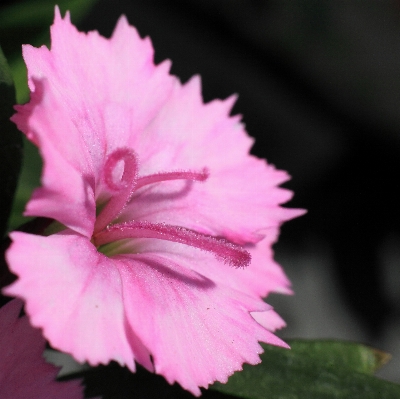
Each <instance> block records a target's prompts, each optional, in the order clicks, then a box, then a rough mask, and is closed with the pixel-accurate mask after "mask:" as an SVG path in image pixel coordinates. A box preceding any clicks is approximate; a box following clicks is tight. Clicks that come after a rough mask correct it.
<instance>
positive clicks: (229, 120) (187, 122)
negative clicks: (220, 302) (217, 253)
mask: <svg viewBox="0 0 400 399" xmlns="http://www.w3.org/2000/svg"><path fill="white" fill-rule="evenodd" d="M233 100H234V97H231V98H229V99H227V100H225V101H219V100H216V101H213V102H211V103H209V104H205V105H204V104H203V102H202V97H201V92H200V81H199V79H198V78H193V79H192V80H191V81H189V82H188V83H187V84H186V85H184V86H182V85H180V84H179V83H176V84H175V86H174V91H173V92H172V94H171V97H170V98H169V101H168V103H166V104H165V105H164V107H163V108H162V110H161V111H160V113H159V114H158V115H157V117H156V118H155V119H154V120H153V121H152V123H151V124H150V125H149V126H148V128H147V129H146V134H145V135H141V136H140V137H136V138H135V141H134V142H133V146H134V148H135V149H136V151H137V153H138V154H139V158H140V161H141V175H147V174H151V173H157V172H160V171H170V170H177V169H178V170H197V171H199V170H202V169H203V168H204V167H207V168H208V170H209V171H210V177H209V178H208V179H207V180H206V181H205V182H203V183H193V182H182V181H179V182H174V181H172V182H163V183H160V184H156V185H152V186H148V187H146V188H144V189H142V190H139V192H137V193H136V194H135V195H134V196H133V198H132V201H131V205H130V206H128V207H127V208H126V210H125V212H124V214H123V215H122V216H121V220H128V219H129V220H131V219H136V220H138V219H139V220H149V221H151V222H154V223H157V222H165V223H170V224H175V225H181V226H183V227H187V228H189V229H194V230H197V231H200V232H202V233H206V234H212V235H221V236H224V237H225V238H227V239H229V240H231V241H234V242H236V243H238V244H244V243H246V242H253V243H255V242H257V241H258V240H259V239H260V236H259V234H257V232H258V231H259V230H261V229H265V228H270V227H276V226H279V225H280V224H281V223H282V222H283V221H285V220H288V219H291V218H293V217H295V216H299V215H300V214H302V213H304V212H303V211H301V210H293V209H284V208H281V207H279V204H282V203H284V202H286V201H288V200H289V199H290V198H291V196H292V193H291V192H290V191H289V190H286V189H282V188H280V187H277V185H278V184H281V183H283V182H285V181H286V180H288V179H289V176H288V174H287V173H286V172H283V171H279V170H276V169H275V168H274V167H273V166H271V165H268V164H267V163H266V162H265V161H264V160H261V159H257V158H256V157H253V156H249V154H248V151H249V149H250V147H251V145H252V142H253V139H251V138H250V137H249V136H248V135H247V133H246V132H245V130H244V128H243V125H242V124H241V123H239V118H238V117H229V112H230V109H231V107H232V105H233ZM177 115H179V117H177ZM155 143H157V145H156V146H155ZM157 148H158V150H157ZM160 148H162V151H160V150H159V149H160ZM221 154H223V156H222V155H221ZM138 205H139V206H138Z"/></svg>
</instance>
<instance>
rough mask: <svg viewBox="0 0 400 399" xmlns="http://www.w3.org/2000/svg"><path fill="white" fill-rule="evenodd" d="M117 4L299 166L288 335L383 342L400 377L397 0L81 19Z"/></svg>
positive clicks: (266, 146) (139, 3) (286, 245)
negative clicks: (231, 99)
mask: <svg viewBox="0 0 400 399" xmlns="http://www.w3.org/2000/svg"><path fill="white" fill-rule="evenodd" d="M121 14H125V15H126V16H127V17H128V20H129V22H130V23H131V24H133V25H135V26H136V27H137V29H138V30H139V32H140V34H141V36H147V35H149V36H150V37H151V39H152V41H153V45H154V47H155V58H156V62H160V61H162V60H164V59H165V58H169V59H171V60H172V62H173V66H172V73H174V74H176V75H177V76H179V77H180V79H181V80H182V81H183V82H185V81H187V80H188V79H189V78H190V77H191V76H192V75H194V74H200V75H201V76H202V82H203V95H204V98H205V100H206V101H209V100H211V99H213V98H225V97H227V96H229V95H231V94H232V93H238V94H239V100H238V102H237V104H236V105H235V108H234V111H233V113H240V114H243V121H244V122H245V124H246V127H247V130H248V132H249V134H250V135H252V136H254V137H255V138H256V144H255V146H254V148H253V153H254V154H255V155H257V156H259V157H263V158H267V159H268V161H269V162H270V163H273V164H275V165H276V166H277V167H278V168H279V169H285V170H287V171H289V173H290V174H291V176H292V180H291V181H290V182H288V183H286V184H285V186H286V187H288V188H290V189H291V190H294V191H295V197H294V199H293V200H292V201H291V202H290V203H289V204H288V206H290V207H300V208H306V209H308V214H307V215H306V216H303V217H302V218H299V219H298V220H295V221H292V222H289V223H287V225H285V226H284V227H283V229H282V235H281V238H280V241H279V243H278V244H277V245H276V246H275V250H276V256H277V259H278V260H279V261H280V262H281V264H282V265H283V266H284V268H285V270H286V271H287V273H288V275H289V277H290V278H291V280H292V282H293V288H294V290H295V292H296V296H295V297H294V298H293V297H289V298H287V297H284V298H283V297H278V296H272V297H271V298H270V300H269V302H270V303H272V304H273V305H274V306H275V307H276V308H277V311H278V312H279V313H280V314H282V315H283V317H284V318H285V319H286V320H287V322H288V327H287V328H286V329H285V330H284V331H282V333H281V334H280V335H281V336H283V337H306V338H316V337H319V338H320V337H324V338H344V339H351V340H357V341H362V342H365V343H369V344H371V345H374V346H376V347H377V348H379V349H383V350H387V351H389V352H390V353H392V354H393V356H394V358H393V361H392V363H391V364H390V365H388V366H387V367H386V368H385V369H383V370H382V371H381V375H383V376H384V377H386V378H390V379H392V380H395V381H398V382H400V372H399V370H400V302H399V300H400V289H399V287H400V267H399V262H400V245H399V244H400V211H399V204H400V194H399V193H398V189H399V186H400V169H399V167H400V159H399V158H400V112H399V111H400V78H399V72H400V1H394V0H392V1H389V0H386V1H378V0H377V1H370V0H365V1H355V0H353V1H344V0H343V1H329V0H168V1H156V0H98V1H97V2H95V3H94V5H93V6H92V8H91V10H90V12H89V13H88V14H86V16H84V17H83V19H81V20H80V21H77V20H76V19H74V14H72V20H73V22H76V23H77V26H78V28H79V29H81V30H93V29H96V30H98V31H99V32H100V33H101V34H103V35H105V36H110V35H111V33H112V30H113V28H114V26H115V23H116V21H117V19H118V17H119V16H120V15H121ZM32 156H33V155H32ZM24 173H27V172H24Z"/></svg>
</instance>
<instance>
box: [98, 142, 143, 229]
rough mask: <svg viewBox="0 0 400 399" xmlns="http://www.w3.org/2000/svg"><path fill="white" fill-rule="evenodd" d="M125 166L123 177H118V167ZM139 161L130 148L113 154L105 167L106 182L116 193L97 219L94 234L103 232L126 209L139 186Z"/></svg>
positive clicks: (119, 149) (118, 150) (120, 149)
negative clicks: (137, 185)
mask: <svg viewBox="0 0 400 399" xmlns="http://www.w3.org/2000/svg"><path fill="white" fill-rule="evenodd" d="M121 163H122V164H123V165H122V166H123V171H122V173H121V177H116V173H117V172H118V169H117V167H118V165H120V164H121ZM137 173H138V161H137V157H136V155H135V153H134V152H133V151H132V150H130V149H129V148H118V149H117V150H115V151H114V152H112V153H111V154H110V155H109V156H108V158H107V160H106V163H105V165H104V182H105V184H106V186H107V188H108V189H109V190H110V191H112V192H113V193H114V195H113V196H112V197H111V198H110V200H109V201H108V203H107V204H106V205H105V206H104V208H103V209H102V211H101V212H100V214H99V215H98V216H97V218H96V223H95V225H94V234H96V232H99V231H101V230H103V229H104V228H105V227H106V226H107V225H108V224H109V223H111V222H112V221H113V220H114V219H115V218H116V217H117V216H118V215H119V214H120V213H121V211H122V210H123V209H124V207H125V205H126V204H127V203H128V202H129V199H130V198H131V195H132V193H133V191H134V189H135V187H136V184H137Z"/></svg>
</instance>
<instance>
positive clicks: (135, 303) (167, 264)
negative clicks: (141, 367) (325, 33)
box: [115, 254, 286, 395]
mask: <svg viewBox="0 0 400 399" xmlns="http://www.w3.org/2000/svg"><path fill="white" fill-rule="evenodd" d="M117 259H118V260H117ZM214 262H215V264H214V265H210V267H211V268H217V267H218V266H219V265H218V263H219V262H218V261H214ZM115 264H116V265H117V264H118V268H119V271H120V273H121V277H122V284H123V298H124V304H125V311H126V314H127V318H128V320H129V324H130V325H131V326H132V329H133V330H134V331H135V332H136V333H137V335H138V336H139V337H140V339H141V340H142V342H143V343H144V344H145V345H146V347H148V348H149V350H150V348H151V354H152V357H153V362H154V366H155V370H156V372H157V373H159V374H162V375H163V376H164V377H165V378H166V379H167V381H168V382H170V383H171V384H172V383H173V382H175V381H177V382H178V383H179V384H181V385H182V387H183V388H185V389H187V390H189V391H191V392H192V393H193V394H194V395H200V390H199V386H201V387H207V386H208V385H209V384H211V383H213V382H214V381H216V380H218V381H221V382H226V381H227V378H228V376H229V375H231V374H232V373H233V372H234V371H236V370H241V369H242V364H243V363H244V362H247V363H250V364H256V363H259V362H260V359H259V354H260V353H262V348H261V346H260V345H259V344H258V341H263V342H268V343H270V344H273V345H280V346H286V344H284V343H283V342H282V341H281V340H280V339H279V338H277V337H276V336H274V335H273V334H272V333H270V332H269V331H267V330H266V329H264V328H263V327H261V325H260V324H258V323H257V322H256V321H255V320H254V318H252V317H251V315H250V311H260V312H261V311H266V310H268V309H269V306H268V305H266V304H265V303H264V302H263V301H262V300H260V299H255V298H252V297H250V296H247V295H245V294H243V293H241V292H239V291H235V290H232V289H230V288H228V287H225V286H223V285H220V284H216V283H214V282H213V281H212V280H210V279H208V278H206V277H204V276H202V275H200V274H198V273H195V272H193V271H191V270H190V262H187V260H186V261H185V260H184V258H182V259H181V260H180V263H177V262H176V261H175V260H174V259H170V258H168V256H165V255H162V254H142V255H133V256H129V255H123V256H122V255H120V256H118V257H116V259H115Z"/></svg>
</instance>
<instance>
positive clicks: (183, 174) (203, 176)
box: [135, 168, 210, 190]
mask: <svg viewBox="0 0 400 399" xmlns="http://www.w3.org/2000/svg"><path fill="white" fill-rule="evenodd" d="M209 175H210V173H209V171H208V169H207V168H203V170H202V171H201V172H192V171H190V170H189V171H175V172H162V173H155V174H153V175H148V176H142V177H139V178H138V180H137V185H136V187H135V190H138V189H139V188H141V187H143V186H147V185H148V184H153V183H159V182H162V181H167V180H195V181H205V180H207V179H208V177H209Z"/></svg>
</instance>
